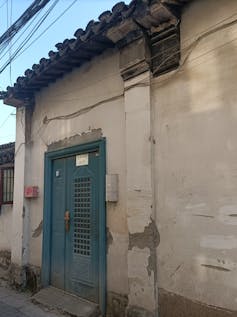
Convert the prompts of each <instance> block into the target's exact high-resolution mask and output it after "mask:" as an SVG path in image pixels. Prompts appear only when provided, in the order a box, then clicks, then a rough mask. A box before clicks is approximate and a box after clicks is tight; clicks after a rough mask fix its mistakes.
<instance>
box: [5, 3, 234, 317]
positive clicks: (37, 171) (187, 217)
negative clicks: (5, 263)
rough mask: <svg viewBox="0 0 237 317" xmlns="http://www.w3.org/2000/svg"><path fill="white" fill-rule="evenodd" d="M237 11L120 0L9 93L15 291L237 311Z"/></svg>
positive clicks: (116, 305)
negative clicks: (33, 286) (13, 121)
mask: <svg viewBox="0 0 237 317" xmlns="http://www.w3.org/2000/svg"><path fill="white" fill-rule="evenodd" d="M236 12H237V2H236V1H235V0H208V1H207V0H193V1H188V0H187V1H184V0H183V1H182V0H172V1H171V0H160V1H158V0H154V1H148V0H147V1H146V0H134V1H132V2H131V4H130V5H128V6H127V5H125V4H123V3H121V2H120V3H118V4H117V5H116V6H115V7H114V8H113V9H112V11H111V12H110V11H107V12H104V13H102V14H101V16H100V17H99V20H98V22H93V21H92V22H90V23H89V24H88V26H87V28H86V29H85V30H81V29H79V30H77V31H76V33H75V37H74V38H72V39H67V40H65V41H64V42H62V43H58V44H57V45H56V48H57V50H56V51H50V52H49V57H48V58H47V59H46V58H42V59H41V61H40V63H39V64H35V65H33V67H32V69H28V70H26V72H25V75H24V76H23V77H19V78H18V79H17V82H16V84H15V85H14V87H8V89H7V91H6V93H4V94H2V97H3V98H4V102H5V104H8V105H11V106H14V107H16V110H17V127H16V129H17V133H16V157H15V188H14V190H15V192H14V205H13V217H12V226H13V227H12V232H13V233H14V234H12V241H11V256H12V263H11V280H12V281H13V282H14V283H18V284H25V285H27V283H28V278H29V276H31V277H32V276H35V283H36V282H37V283H38V285H40V286H42V287H47V286H50V285H52V286H55V287H56V288H59V289H63V290H66V291H68V292H70V293H74V294H77V295H78V296H79V297H82V298H86V299H88V300H89V301H91V302H95V303H97V304H98V305H99V307H100V310H101V311H102V312H103V314H104V315H105V313H107V315H108V316H111V317H117V316H127V317H135V316H136V317H137V316H139V317H140V316H142V317H143V316H146V317H147V316H149V317H150V316H158V311H159V316H160V317H174V316H175V317H181V316H184V317H192V316H208V317H212V316H213V317H214V316H215V317H223V316H236V314H237V299H236V285H237V283H236V279H237V255H236V249H237V235H236V226H237V221H236V219H237V218H236V217H237V196H236V192H237V178H236V168H237V165H236V161H237V142H236V135H237V124H236V122H237V107H236V100H237V90H236V83H235V80H236V74H237V60H236V54H235V53H236V49H237V46H236V43H237V42H236V34H237V24H236V23H237V21H236ZM22 127H23V128H22ZM1 217H2V215H1V216H0V220H1Z"/></svg>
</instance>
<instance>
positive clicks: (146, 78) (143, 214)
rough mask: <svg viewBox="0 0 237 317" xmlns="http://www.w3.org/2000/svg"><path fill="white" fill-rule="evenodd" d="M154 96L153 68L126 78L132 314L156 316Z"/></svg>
mask: <svg viewBox="0 0 237 317" xmlns="http://www.w3.org/2000/svg"><path fill="white" fill-rule="evenodd" d="M150 99H151V98H150V72H149V71H147V72H145V73H143V74H140V75H138V76H136V77H135V78H132V79H129V80H127V81H125V115H126V164H127V221H128V229H129V250H128V281H129V306H128V311H127V316H129V317H135V316H139V317H140V316H156V306H157V299H156V246H157V244H158V239H159V237H158V231H157V229H156V226H155V221H154V215H153V198H152V175H151V142H152V138H151V102H150Z"/></svg>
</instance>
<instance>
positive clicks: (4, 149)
mask: <svg viewBox="0 0 237 317" xmlns="http://www.w3.org/2000/svg"><path fill="white" fill-rule="evenodd" d="M14 154H15V143H8V144H2V145H0V267H2V268H4V269H8V268H9V265H10V261H11V241H12V230H11V227H12V205H13V184H14Z"/></svg>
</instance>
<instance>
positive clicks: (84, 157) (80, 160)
mask: <svg viewBox="0 0 237 317" xmlns="http://www.w3.org/2000/svg"><path fill="white" fill-rule="evenodd" d="M88 163H89V154H88V153H86V154H80V155H77V156H76V166H84V165H88Z"/></svg>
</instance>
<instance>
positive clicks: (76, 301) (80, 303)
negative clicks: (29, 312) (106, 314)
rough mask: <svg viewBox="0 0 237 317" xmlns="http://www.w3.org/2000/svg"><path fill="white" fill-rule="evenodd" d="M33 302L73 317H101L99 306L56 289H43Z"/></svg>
mask: <svg viewBox="0 0 237 317" xmlns="http://www.w3.org/2000/svg"><path fill="white" fill-rule="evenodd" d="M32 302H34V303H36V304H39V305H42V306H44V307H47V308H48V309H49V310H56V311H58V312H60V313H63V314H68V315H69V316H73V317H100V316H101V315H100V312H99V306H98V305H97V304H95V303H92V302H89V301H87V300H84V299H82V298H80V297H78V296H75V295H73V294H69V293H67V292H65V291H63V290H61V289H58V288H55V287H52V286H50V287H46V288H43V289H41V290H40V291H39V292H38V293H37V294H35V295H34V296H33V297H32Z"/></svg>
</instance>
